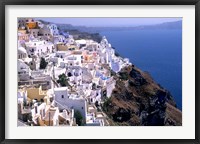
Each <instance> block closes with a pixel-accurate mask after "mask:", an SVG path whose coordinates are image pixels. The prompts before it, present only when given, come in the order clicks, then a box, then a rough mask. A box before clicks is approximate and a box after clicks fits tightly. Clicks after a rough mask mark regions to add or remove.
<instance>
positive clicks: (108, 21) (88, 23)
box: [36, 18, 182, 26]
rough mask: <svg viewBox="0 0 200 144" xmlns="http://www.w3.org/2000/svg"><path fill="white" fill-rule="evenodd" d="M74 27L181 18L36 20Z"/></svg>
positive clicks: (132, 23) (146, 23) (118, 24)
mask: <svg viewBox="0 0 200 144" xmlns="http://www.w3.org/2000/svg"><path fill="white" fill-rule="evenodd" d="M36 19H41V20H45V21H48V22H53V23H61V24H72V25H75V26H138V25H151V24H159V23H163V22H172V21H179V20H182V18H36Z"/></svg>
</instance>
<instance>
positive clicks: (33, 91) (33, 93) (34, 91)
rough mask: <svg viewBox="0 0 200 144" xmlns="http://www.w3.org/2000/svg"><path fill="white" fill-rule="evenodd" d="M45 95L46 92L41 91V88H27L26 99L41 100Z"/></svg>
mask: <svg viewBox="0 0 200 144" xmlns="http://www.w3.org/2000/svg"><path fill="white" fill-rule="evenodd" d="M46 95H47V91H43V90H42V86H40V87H39V88H27V97H28V98H30V99H37V100H41V99H44V97H45V96H46Z"/></svg>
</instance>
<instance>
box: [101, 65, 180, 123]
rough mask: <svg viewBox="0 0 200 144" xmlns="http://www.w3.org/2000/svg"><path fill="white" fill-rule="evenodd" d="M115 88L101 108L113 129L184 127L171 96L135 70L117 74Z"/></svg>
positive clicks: (149, 77)
mask: <svg viewBox="0 0 200 144" xmlns="http://www.w3.org/2000/svg"><path fill="white" fill-rule="evenodd" d="M112 74H113V75H114V78H115V80H116V88H115V89H114V90H113V92H112V96H111V97H110V98H109V99H107V100H105V102H104V104H102V109H103V111H104V112H105V113H106V114H107V115H108V117H109V122H110V124H111V125H127V126H128V125H133V126H134V125H145V126H146V125H147V126H163V125H182V112H181V111H180V110H178V109H177V108H176V104H175V102H174V100H173V97H172V96H171V94H170V93H169V92H168V91H167V90H165V89H164V88H162V87H161V86H160V85H158V84H157V83H155V82H154V81H153V79H152V78H151V76H150V75H149V74H148V73H146V72H142V71H141V70H139V69H138V68H136V67H134V66H129V67H126V68H124V69H122V70H121V71H120V72H119V74H115V73H113V72H112Z"/></svg>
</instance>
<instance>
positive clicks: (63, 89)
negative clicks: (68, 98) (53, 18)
mask: <svg viewBox="0 0 200 144" xmlns="http://www.w3.org/2000/svg"><path fill="white" fill-rule="evenodd" d="M65 90H67V87H58V88H54V91H65Z"/></svg>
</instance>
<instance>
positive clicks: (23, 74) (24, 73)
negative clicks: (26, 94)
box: [17, 59, 31, 81]
mask: <svg viewBox="0 0 200 144" xmlns="http://www.w3.org/2000/svg"><path fill="white" fill-rule="evenodd" d="M17 70H18V78H19V80H20V81H26V80H29V79H30V75H31V74H30V72H31V70H30V68H29V66H28V65H27V64H25V62H24V61H23V60H21V59H18V62H17Z"/></svg>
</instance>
